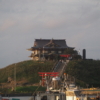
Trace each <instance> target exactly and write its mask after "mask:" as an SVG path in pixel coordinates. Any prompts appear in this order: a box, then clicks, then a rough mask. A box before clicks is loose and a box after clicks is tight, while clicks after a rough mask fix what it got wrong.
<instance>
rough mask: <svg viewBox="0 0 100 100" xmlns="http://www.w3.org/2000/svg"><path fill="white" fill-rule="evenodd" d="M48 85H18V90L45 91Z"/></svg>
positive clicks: (27, 91) (28, 91)
mask: <svg viewBox="0 0 100 100" xmlns="http://www.w3.org/2000/svg"><path fill="white" fill-rule="evenodd" d="M45 90H46V87H41V86H40V87H38V86H24V87H17V88H16V92H20V93H21V92H23V93H24V92H25V93H30V92H36V91H45Z"/></svg>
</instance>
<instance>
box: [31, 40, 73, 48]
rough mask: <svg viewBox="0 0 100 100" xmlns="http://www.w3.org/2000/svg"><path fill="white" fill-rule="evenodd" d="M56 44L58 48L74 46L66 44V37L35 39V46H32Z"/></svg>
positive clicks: (47, 46) (39, 46)
mask: <svg viewBox="0 0 100 100" xmlns="http://www.w3.org/2000/svg"><path fill="white" fill-rule="evenodd" d="M50 44H51V45H54V46H55V45H56V46H55V47H56V48H73V47H69V46H67V44H66V41H65V39H35V42H34V46H33V47H32V48H43V47H45V48H50V47H49V45H50Z"/></svg>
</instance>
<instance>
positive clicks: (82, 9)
mask: <svg viewBox="0 0 100 100" xmlns="http://www.w3.org/2000/svg"><path fill="white" fill-rule="evenodd" d="M39 38H42V39H52V38H53V39H66V42H67V45H68V46H71V47H75V49H76V50H80V54H81V55H82V49H86V53H87V56H86V57H87V58H93V59H100V53H99V52H100V44H99V43H100V39H99V38H100V0H0V68H3V67H5V66H7V65H10V64H12V63H17V62H20V61H24V60H29V57H28V56H29V55H30V54H31V52H30V51H27V50H26V49H28V48H30V47H32V46H33V43H34V40H35V39H39Z"/></svg>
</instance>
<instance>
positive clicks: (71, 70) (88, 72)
mask: <svg viewBox="0 0 100 100" xmlns="http://www.w3.org/2000/svg"><path fill="white" fill-rule="evenodd" d="M66 73H68V74H69V75H72V76H74V77H75V78H76V79H78V80H81V81H80V84H85V85H86V84H88V86H90V87H92V86H95V87H100V60H79V61H78V60H77V61H70V62H69V63H68V66H67V68H66Z"/></svg>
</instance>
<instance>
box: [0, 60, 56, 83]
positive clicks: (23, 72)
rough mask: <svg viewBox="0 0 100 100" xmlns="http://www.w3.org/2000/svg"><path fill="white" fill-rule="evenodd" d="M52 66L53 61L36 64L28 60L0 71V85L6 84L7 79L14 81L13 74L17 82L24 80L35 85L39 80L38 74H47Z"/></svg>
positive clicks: (36, 62)
mask: <svg viewBox="0 0 100 100" xmlns="http://www.w3.org/2000/svg"><path fill="white" fill-rule="evenodd" d="M54 64H55V62H53V61H46V62H38V61H32V60H28V61H23V62H19V63H16V64H12V65H9V66H7V67H5V68H2V69H0V83H3V82H7V81H8V77H11V78H12V80H14V74H15V73H16V80H17V81H21V80H26V81H27V82H29V83H37V82H39V80H40V77H39V75H38V72H49V71H51V70H52V68H53V66H54Z"/></svg>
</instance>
